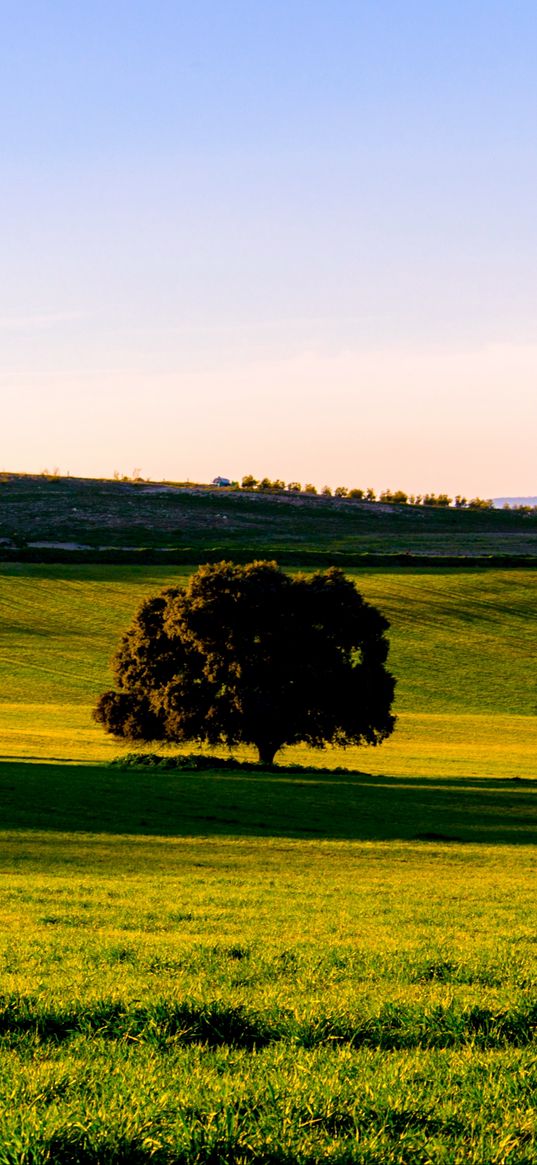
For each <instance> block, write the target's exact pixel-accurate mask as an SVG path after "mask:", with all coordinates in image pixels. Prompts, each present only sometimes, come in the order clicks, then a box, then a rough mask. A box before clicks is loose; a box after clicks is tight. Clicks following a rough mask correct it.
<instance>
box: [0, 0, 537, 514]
mask: <svg viewBox="0 0 537 1165" xmlns="http://www.w3.org/2000/svg"><path fill="white" fill-rule="evenodd" d="M536 50H537V5H536V4H535V2H534V0H502V2H501V3H499V2H496V0H464V2H461V0H196V3H193V2H192V0H174V2H172V0H91V3H90V2H89V0H82V2H81V3H77V4H73V2H72V0H0V110H1V118H0V155H1V158H2V182H1V184H0V222H1V223H2V228H3V229H2V248H1V254H2V279H1V281H0V340H1V351H2V360H1V366H0V394H1V400H2V419H3V424H2V429H1V441H2V447H3V448H2V454H1V457H0V469H5V470H12V471H21V472H23V471H24V472H41V471H42V470H43V469H45V468H47V469H49V470H52V469H59V470H60V471H61V472H62V473H67V472H69V473H71V474H72V475H81V476H82V475H83V476H112V475H113V473H114V472H120V473H122V474H123V473H126V474H130V473H132V472H133V470H134V469H135V468H136V469H138V470H139V471H140V472H141V473H142V475H143V476H144V477H147V478H150V479H153V480H160V479H170V480H175V481H186V480H191V481H210V480H212V478H213V477H215V476H216V475H218V474H221V475H224V476H227V477H231V478H233V479H238V480H240V478H241V477H242V476H243V475H244V474H247V473H252V474H254V476H258V477H262V476H269V477H272V478H274V477H278V478H283V480H284V481H288V480H299V481H303V482H305V481H311V482H313V483H315V484H316V485H318V486H321V487H322V486H323V485H324V484H329V485H331V486H337V485H340V484H342V485H347V486H349V487H353V486H354V487H356V486H362V487H368V486H371V487H373V488H375V489H377V490H379V489H383V488H402V489H406V490H407V491H409V492H420V493H421V492H425V491H430V490H436V491H444V490H446V491H448V492H451V493H463V494H466V495H469V496H474V495H476V494H478V495H480V496H484V497H489V496H491V497H492V496H498V495H501V496H504V495H524V494H535V493H537V471H536V467H535V461H536V458H535V445H536V441H535V437H536V429H537V328H536V322H537V311H536V309H537V213H536V205H537V203H536V193H537V182H536V178H537V151H536V147H535V142H536V140H537V132H536V131H537V125H536V122H537V70H536V69H535V56H536Z"/></svg>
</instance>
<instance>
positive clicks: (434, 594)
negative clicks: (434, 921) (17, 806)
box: [0, 565, 537, 777]
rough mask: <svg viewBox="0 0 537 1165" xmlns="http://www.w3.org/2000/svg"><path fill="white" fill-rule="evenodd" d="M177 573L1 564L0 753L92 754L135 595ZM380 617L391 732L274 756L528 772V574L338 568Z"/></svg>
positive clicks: (387, 767)
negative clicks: (373, 743)
mask: <svg viewBox="0 0 537 1165" xmlns="http://www.w3.org/2000/svg"><path fill="white" fill-rule="evenodd" d="M188 573H189V571H188V570H187V569H186V568H177V569H174V570H173V571H171V572H170V571H169V570H165V569H164V568H155V567H153V568H150V567H145V568H144V567H114V566H108V567H102V566H76V567H67V566H63V565H62V566H57V567H39V566H31V565H23V566H4V567H3V568H2V573H1V575H0V685H1V687H0V691H1V697H0V755H3V756H6V757H9V756H12V757H16V756H19V757H25V758H30V757H35V758H42V759H46V758H58V759H70V760H105V759H107V758H110V757H111V756H113V755H116V754H118V753H120V752H121V746H120V745H118V744H117V743H116V742H114V741H113V740H111V739H110V738H107V737H106V736H105V735H104V734H103V733H102V731H101V730H100V729H99V728H98V727H97V726H96V725H94V724H93V722H92V720H91V708H92V705H93V704H94V702H95V700H96V697H97V696H98V694H99V693H100V692H101V691H102V690H103V689H104V688H106V687H107V686H109V684H110V682H111V677H110V671H109V666H108V664H109V660H110V657H111V655H112V653H113V651H114V648H115V645H116V643H117V640H118V637H119V635H120V634H121V632H122V630H124V629H125V627H126V626H128V624H129V622H130V620H131V617H132V614H133V612H134V610H135V608H136V607H137V605H138V604H139V602H140V601H141V599H142V598H143V597H144V596H145V595H147V594H148V593H151V592H155V591H157V590H159V589H160V588H161V587H162V586H164V585H166V584H167V583H170V582H172V581H175V580H177V579H178V578H184V577H186V576H187V574H188ZM351 573H352V574H353V577H355V578H356V581H357V583H358V585H359V587H360V588H361V589H362V591H363V592H364V594H365V596H366V597H367V598H368V599H370V600H371V601H373V602H375V603H377V604H378V605H379V606H380V607H381V609H382V610H383V611H385V612H386V614H387V615H388V617H389V619H390V621H391V625H392V626H391V631H390V639H391V653H390V666H391V667H392V669H393V671H394V673H395V674H396V676H397V679H398V687H397V700H396V711H397V712H398V715H399V723H398V727H397V730H396V732H395V734H394V736H393V737H392V738H391V740H390V741H389V742H387V743H386V744H385V745H383V746H382V747H381V748H380V749H367V750H350V751H349V752H348V753H346V754H341V753H334V752H333V751H332V750H330V751H328V752H327V753H325V754H323V753H321V754H319V753H312V752H311V751H310V752H306V751H304V750H300V749H299V750H288V752H287V754H283V756H282V759H286V760H296V759H300V760H302V761H304V762H305V763H312V764H314V765H315V764H326V763H328V764H337V763H343V764H348V765H351V766H353V767H357V768H359V769H364V768H366V769H368V771H370V772H372V773H388V774H393V775H409V776H410V775H419V774H430V775H433V776H435V775H448V776H450V775H455V774H461V775H466V776H471V775H481V776H484V777H488V776H494V775H497V776H501V777H505V776H526V777H527V776H531V775H532V774H533V773H534V771H535V756H536V754H537V717H536V716H535V707H536V699H537V696H536V676H535V667H534V660H535V657H536V654H537V652H536V648H537V634H536V621H535V599H536V595H537V574H536V573H535V572H533V571H525V570H518V571H496V570H481V571H470V570H463V571H456V570H419V571H410V570H407V569H405V570H399V571H395V570H390V571H387V570H362V571H354V572H351Z"/></svg>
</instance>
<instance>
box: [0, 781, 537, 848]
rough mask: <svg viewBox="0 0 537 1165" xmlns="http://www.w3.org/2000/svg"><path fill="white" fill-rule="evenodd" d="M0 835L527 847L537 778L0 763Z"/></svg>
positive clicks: (535, 830)
mask: <svg viewBox="0 0 537 1165" xmlns="http://www.w3.org/2000/svg"><path fill="white" fill-rule="evenodd" d="M0 829H3V830H12V829H20V830H34V829H35V830H57V831H62V832H80V831H84V832H90V833H109V834H130V835H145V836H151V835H153V836H163V837H173V836H179V837H193V836H194V837H196V836H198V837H199V836H203V837H207V836H220V837H223V836H227V837H244V838H246V837H290V838H303V839H307V838H310V839H317V840H323V839H324V840H327V839H338V838H339V839H346V840H349V839H356V840H360V841H389V840H391V839H394V840H396V839H397V840H413V841H423V842H435V841H438V842H461V841H462V842H485V843H488V844H491V843H496V844H530V843H535V841H537V781H536V782H534V781H522V780H521V781H516V780H510V781H500V780H490V781H487V780H474V781H468V780H463V779H460V780H449V779H446V778H442V779H439V780H431V779H428V780H426V779H409V778H405V779H397V778H393V777H390V778H384V777H373V776H369V775H368V774H367V773H350V772H349V773H337V774H333V775H332V774H329V773H326V772H315V770H310V771H309V772H308V771H306V772H301V773H300V774H299V775H298V774H296V773H285V772H283V773H281V774H279V773H278V771H277V770H276V771H274V772H267V773H264V772H257V771H256V772H246V773H245V772H234V771H225V772H222V771H215V772H212V771H209V772H202V773H184V772H182V773H181V772H173V771H162V770H156V769H153V770H148V769H136V768H125V769H122V768H108V767H107V766H105V765H65V764H63V765H60V764H32V763H27V762H14V761H4V762H0Z"/></svg>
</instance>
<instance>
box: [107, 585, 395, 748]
mask: <svg viewBox="0 0 537 1165" xmlns="http://www.w3.org/2000/svg"><path fill="white" fill-rule="evenodd" d="M388 626H389V624H388V622H387V620H386V619H385V618H384V616H383V615H381V613H380V612H379V611H378V610H377V609H376V607H373V606H371V605H370V604H369V603H367V602H365V600H364V599H363V598H362V596H361V595H360V594H359V592H358V591H357V590H356V588H355V586H354V584H353V583H352V582H350V581H349V579H347V578H345V575H344V574H343V572H342V571H341V570H338V569H335V568H332V569H331V570H327V571H324V572H318V573H316V574H312V575H310V576H305V575H296V576H294V577H293V576H290V575H287V574H284V573H283V571H281V570H280V569H279V568H278V566H277V565H276V563H274V562H252V563H249V564H248V565H247V566H236V565H234V564H233V563H229V562H221V563H219V564H217V565H211V566H202V567H200V568H199V570H198V571H196V573H195V574H194V575H192V577H191V579H190V582H189V583H188V585H187V586H186V587H185V589H180V588H177V587H170V588H168V589H166V590H164V591H162V593H161V594H159V595H157V596H156V597H155V598H150V599H147V600H146V601H145V602H144V603H143V604H142V606H141V607H140V610H139V611H138V613H137V615H136V616H135V618H134V622H133V624H132V626H131V628H130V629H129V630H128V631H127V632H126V634H125V635H124V636H123V638H122V640H121V643H120V646H119V649H118V651H117V654H116V656H115V659H114V663H113V668H114V673H115V679H116V688H115V690H113V691H109V692H105V693H104V694H103V695H102V696H101V697H100V700H99V702H98V704H97V707H96V709H95V711H94V717H95V719H96V720H97V721H98V722H99V723H100V724H102V725H103V727H104V728H105V729H106V731H107V732H110V733H112V734H113V735H115V736H119V737H123V738H124V739H126V740H132V741H142V740H143V741H167V742H172V743H183V742H185V741H198V742H200V743H201V742H205V743H208V744H211V745H216V744H225V745H234V744H240V743H244V744H253V745H255V747H256V748H257V750H258V753H259V760H260V761H261V762H262V763H263V764H265V765H271V764H272V762H273V760H274V755H275V753H276V752H277V751H278V749H280V748H282V746H283V745H285V744H297V743H298V742H299V741H304V742H305V743H307V744H309V745H313V747H314V748H322V747H324V745H325V744H328V743H333V744H338V745H343V746H345V745H349V744H379V743H381V741H383V740H385V739H386V737H387V736H389V735H390V733H391V732H392V731H393V728H394V724H395V718H394V716H393V715H392V714H391V712H390V708H391V703H392V700H393V692H394V686H395V681H394V679H393V677H392V676H391V675H390V673H389V672H388V671H387V670H386V668H385V666H384V665H385V661H386V658H387V655H388V646H389V645H388V641H387V639H386V638H385V636H384V632H385V631H386V630H387V629H388Z"/></svg>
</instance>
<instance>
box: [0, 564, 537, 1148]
mask: <svg viewBox="0 0 537 1165" xmlns="http://www.w3.org/2000/svg"><path fill="white" fill-rule="evenodd" d="M189 570H190V568H189V567H188V566H186V565H185V566H183V567H177V566H176V567H173V568H170V567H162V566H151V565H139V566H133V565H118V564H116V565H112V564H109V565H103V564H91V563H86V564H75V563H72V564H64V563H61V564H34V563H18V564H17V563H4V564H3V566H2V569H1V578H0V620H1V623H0V626H1V634H0V677H1V700H0V717H1V719H0V754H1V756H2V760H1V762H0V796H1V805H2V819H1V829H2V832H1V836H0V843H1V854H2V865H1V873H2V882H1V899H0V903H1V907H0V908H1V914H2V928H1V938H0V966H1V968H2V995H1V998H0V1078H1V1080H2V1096H3V1111H2V1116H1V1123H0V1163H2V1165H4V1163H6V1165H8V1163H9V1165H38V1163H39V1165H41V1163H45V1162H50V1163H52V1162H54V1163H58V1165H63V1163H65V1165H67V1163H73V1165H75V1163H76V1165H103V1163H105V1162H106V1163H110V1165H119V1163H120V1162H121V1163H125V1165H126V1163H127V1162H134V1163H136V1162H138V1163H140V1165H146V1163H149V1162H155V1163H157V1165H194V1163H198V1162H199V1163H202V1162H215V1163H216V1162H230V1163H231V1162H233V1163H234V1165H239V1163H245V1165H246V1163H247V1162H254V1161H256V1162H257V1161H259V1162H265V1163H266V1165H269V1163H271V1165H277V1163H284V1162H285V1163H286V1165H290V1163H291V1162H298V1163H303V1165H306V1163H308V1165H313V1163H314V1162H315V1163H316V1162H321V1161H327V1162H328V1161H330V1162H338V1163H341V1165H343V1163H347V1162H348V1163H350V1162H353V1163H354V1162H357V1163H361V1162H364V1163H366V1162H367V1163H372V1162H381V1161H382V1162H390V1163H391V1162H393V1163H398V1165H407V1163H409V1162H419V1163H422V1162H423V1163H424V1165H425V1163H431V1162H435V1163H436V1162H438V1163H441V1162H442V1163H444V1162H445V1163H448V1162H449V1163H459V1162H460V1163H461V1165H462V1163H466V1162H471V1163H475V1165H477V1163H479V1165H485V1163H489V1162H490V1163H491V1165H492V1163H493V1162H494V1163H497V1165H500V1163H502V1165H503V1163H504V1162H506V1163H507V1162H510V1163H517V1165H522V1163H526V1162H533V1161H537V1138H536V1128H535V1119H536V1115H535V1104H534V1093H535V1085H536V1083H537V1074H536V1073H537V1069H536V1060H535V1042H534V1041H535V1031H536V1026H537V994H536V986H537V967H536V959H535V951H536V947H535V935H536V921H537V918H536V914H537V912H536V895H535V874H536V866H537V854H536V849H535V840H536V824H537V811H536V809H537V801H536V798H535V792H536V789H537V782H536V780H535V778H536V773H535V754H536V745H537V720H536V717H535V703H536V688H535V675H534V660H535V654H536V651H535V649H536V633H535V614H534V612H535V595H536V590H537V573H536V572H535V571H533V570H531V569H528V568H525V569H518V570H517V569H512V570H494V569H491V568H488V569H482V568H473V569H472V568H469V567H465V568H464V569H449V568H431V567H421V568H419V569H418V568H413V569H408V567H405V568H400V569H394V568H393V567H390V568H385V569H383V568H380V567H379V568H372V567H370V568H362V569H359V570H358V569H356V570H352V571H350V573H351V574H352V576H353V577H354V578H355V579H356V583H357V585H358V586H359V588H360V589H361V590H362V591H363V593H364V595H365V596H366V598H368V599H370V600H371V601H373V602H375V603H376V604H377V605H378V606H379V607H380V608H381V609H382V610H383V611H384V613H385V614H386V615H387V616H388V618H389V620H390V622H391V630H390V633H389V637H390V641H391V652H390V666H391V668H392V670H393V671H394V673H395V674H396V676H397V680H398V686H397V698H396V709H395V710H396V712H397V715H398V717H399V722H398V727H397V729H396V732H395V733H394V735H393V737H392V738H391V739H390V741H389V742H387V743H386V744H385V745H383V746H382V747H381V748H378V749H361V750H348V751H347V752H342V751H336V750H327V751H326V752H313V751H312V750H309V751H308V750H306V749H301V748H297V749H288V750H287V751H286V752H285V753H283V754H282V756H281V757H278V758H277V759H278V760H281V761H282V762H283V763H285V765H287V766H292V765H296V766H302V767H300V768H299V767H297V768H296V769H295V771H294V772H293V771H291V769H290V768H289V767H287V768H284V769H281V770H280V771H278V770H275V771H272V772H263V771H260V770H257V771H252V772H247V771H244V770H241V769H236V770H233V769H231V770H218V769H214V770H212V771H211V770H207V771H204V772H184V771H177V770H174V769H171V768H160V767H155V766H152V767H151V766H149V767H144V766H139V767H136V766H130V765H129V766H127V767H126V766H124V765H123V766H122V765H121V764H119V765H114V766H112V767H110V766H109V764H108V763H106V762H107V761H110V760H111V759H112V758H114V757H118V756H121V755H122V754H124V753H125V752H126V751H127V750H126V748H125V746H122V745H119V744H118V743H115V742H114V741H113V740H111V739H110V738H107V737H105V736H104V735H103V734H102V732H101V731H100V730H99V729H98V727H97V725H95V724H94V723H93V722H92V720H91V708H92V706H93V704H94V702H95V699H96V697H97V696H98V694H99V693H100V692H101V691H102V690H103V689H104V688H105V687H106V686H107V685H108V684H109V682H110V673H109V666H108V665H109V660H110V657H111V655H112V653H113V651H114V648H115V646H116V643H117V639H118V636H119V634H120V633H121V632H122V631H123V630H124V629H125V627H126V626H127V625H128V624H129V622H130V619H131V617H132V613H133V611H134V609H135V608H136V607H137V605H138V603H139V602H140V601H141V600H142V598H144V597H145V596H146V595H147V594H149V593H154V592H155V591H157V590H159V589H160V588H161V587H162V586H164V585H166V584H167V583H169V582H171V581H175V580H177V579H178V578H180V577H185V576H186V575H187V574H188V573H189ZM159 751H160V752H161V753H162V756H163V758H165V757H166V756H167V755H168V752H169V750H167V749H161V750H159ZM247 755H248V754H247V753H246V752H242V753H241V754H240V756H247ZM342 766H344V767H346V768H347V769H348V770H349V771H347V772H342V771H339V772H337V771H334V770H335V769H336V768H338V767H339V768H341V767H342ZM330 770H331V771H330Z"/></svg>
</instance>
